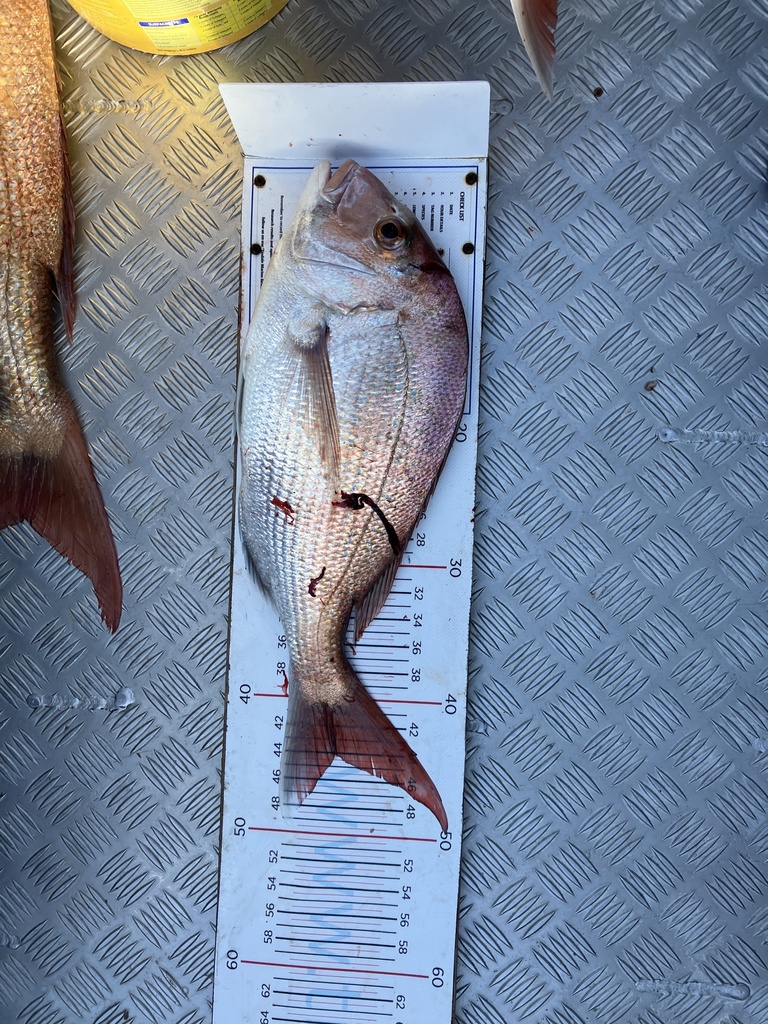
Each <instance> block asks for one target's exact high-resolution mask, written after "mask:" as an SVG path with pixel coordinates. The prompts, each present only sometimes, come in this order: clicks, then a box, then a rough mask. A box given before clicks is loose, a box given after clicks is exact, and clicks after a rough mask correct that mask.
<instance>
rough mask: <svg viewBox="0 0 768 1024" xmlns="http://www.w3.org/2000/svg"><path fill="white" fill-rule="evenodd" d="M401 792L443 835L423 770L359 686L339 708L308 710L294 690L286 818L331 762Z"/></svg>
mask: <svg viewBox="0 0 768 1024" xmlns="http://www.w3.org/2000/svg"><path fill="white" fill-rule="evenodd" d="M335 756H338V757H340V758H341V759H342V761H345V762H346V763H347V764H349V765H352V766H353V767H354V768H360V769H362V771H364V772H368V773H369V774H370V775H375V776H376V777H377V778H380V779H383V780H384V781H385V782H389V783H391V784H392V785H394V786H399V787H400V788H401V789H403V790H404V791H405V792H406V793H407V794H408V796H409V797H410V798H411V799H412V800H417V801H418V802H419V803H421V804H423V805H424V806H425V807H427V808H428V809H429V810H430V811H431V812H432V813H433V814H434V816H435V817H436V818H437V820H438V822H439V823H440V827H441V828H442V829H443V831H446V830H447V828H448V817H447V815H446V813H445V808H444V807H443V801H442V800H441V798H440V794H439V793H438V791H437V787H436V786H435V784H434V782H433V781H432V779H431V778H430V777H429V774H428V773H427V771H426V769H425V768H424V767H423V765H422V764H421V762H420V761H419V759H418V757H417V756H416V754H415V753H414V752H413V750H411V748H410V747H409V746H408V744H407V743H406V742H405V740H404V739H403V737H402V736H401V735H400V733H399V732H398V731H397V729H396V728H395V727H394V725H393V724H392V723H391V722H390V720H389V719H388V718H387V716H386V715H385V714H384V712H383V711H382V710H381V708H380V707H379V705H378V704H377V703H376V701H375V700H374V699H373V697H371V695H370V694H369V693H368V691H367V690H366V689H365V687H364V686H363V684H362V683H361V682H360V681H359V680H358V681H357V682H356V685H355V688H354V691H353V696H352V697H351V698H350V699H349V700H346V701H344V702H343V703H342V704H340V705H337V706H332V705H329V704H323V703H317V704H312V703H310V702H309V701H307V700H306V699H305V698H304V697H303V696H302V694H301V691H300V690H299V688H298V687H296V686H295V685H294V686H292V692H291V703H290V706H289V711H288V723H287V728H286V739H285V745H284V747H283V758H282V765H281V772H280V791H281V797H282V799H281V806H282V807H283V808H284V810H285V812H286V813H288V814H290V810H291V808H292V807H293V808H294V809H295V808H296V806H297V805H299V804H301V803H303V801H304V800H305V799H306V798H307V797H308V796H309V795H310V793H312V791H313V790H314V788H315V786H316V785H317V783H318V782H319V781H320V778H321V776H322V775H323V773H324V772H325V770H326V769H327V768H328V767H329V765H330V764H331V762H332V761H333V759H334V757H335Z"/></svg>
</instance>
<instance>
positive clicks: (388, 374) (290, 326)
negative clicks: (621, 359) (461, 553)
mask: <svg viewBox="0 0 768 1024" xmlns="http://www.w3.org/2000/svg"><path fill="white" fill-rule="evenodd" d="M467 362H468V348H467V330H466V322H465V319H464V313H463V310H462V306H461V301H460V299H459V296H458V293H457V291H456V286H455V284H454V282H453V279H452V277H451V275H450V273H449V272H448V270H447V268H446V266H445V264H444V263H443V261H442V260H441V258H440V256H439V255H438V254H437V252H436V250H435V249H434V247H433V246H432V243H431V242H430V241H429V239H428V238H427V236H426V234H425V233H424V231H423V229H422V228H421V226H420V225H419V224H418V223H417V221H416V220H415V218H414V217H413V215H412V213H411V212H410V211H409V210H408V209H407V208H405V207H404V206H402V205H401V204H400V203H399V202H397V201H396V200H395V199H394V198H393V197H392V196H391V194H390V193H389V192H388V191H387V189H386V188H385V187H384V186H383V185H382V183H381V182H380V181H379V180H378V179H377V178H376V177H375V176H374V175H373V174H371V173H370V172H369V171H367V170H366V169H365V168H363V167H360V166H359V165H358V164H356V163H354V162H353V161H347V162H346V163H345V164H344V165H342V167H341V168H339V170H338V171H337V172H336V173H335V174H334V175H333V177H331V176H330V165H329V164H328V162H327V161H323V162H322V163H321V164H319V165H318V166H317V167H316V168H315V170H314V172H313V173H312V175H311V176H310V179H309V181H308V183H307V186H306V188H305V190H304V192H303V194H302V196H301V199H300V200H299V204H298V207H297V210H296V212H295V214H294V217H293V219H292V221H291V224H290V225H289V227H288V229H287V231H286V233H285V235H284V236H283V238H282V240H281V242H280V243H279V245H278V247H277V249H276V250H275V253H274V254H273V256H272V259H271V261H270V263H269V266H268V268H267V272H266V274H265V277H264V282H263V285H262V289H261V292H260V294H259V299H258V302H257V306H256V310H255V313H254V317H253V320H252V323H251V326H250V328H249V331H248V335H247V338H246V341H245V345H244V349H243V354H242V360H241V375H240V382H239V396H238V434H239V446H240V459H241V490H240V502H239V521H240V528H241V530H242V534H243V538H244V541H245V545H246V549H247V552H248V556H249V559H250V561H251V563H252V566H253V568H254V570H255V573H256V575H257V577H258V578H259V580H260V581H261V583H262V585H263V587H264V589H265V590H266V592H267V593H268V594H269V596H270V597H271V599H272V601H273V602H274V604H275V607H276V609H277V612H278V614H279V616H280V619H281V622H282V625H283V629H284V630H285V634H286V637H287V642H288V647H289V653H290V668H291V671H290V691H289V710H288V721H287V727H286V738H285V743H284V746H283V752H282V764H281V792H282V802H283V806H284V807H285V806H286V805H287V806H288V809H290V806H291V805H294V806H295V805H296V804H297V803H301V802H302V801H303V800H304V799H305V798H306V797H307V796H308V795H309V794H310V793H311V792H312V790H313V789H314V787H315V785H316V783H317V781H318V780H319V778H320V777H321V775H322V774H323V772H324V771H325V769H326V768H327V767H328V765H330V763H331V761H332V760H333V758H334V757H335V756H338V757H340V758H341V759H342V760H344V761H346V762H347V763H348V764H351V765H353V766H355V767H358V768H361V769H363V770H364V771H367V772H370V773H371V774H373V775H376V776H378V777H380V778H383V779H385V780H386V781H387V782H390V783H393V784H394V785H397V786H400V787H402V788H403V789H404V790H405V791H406V792H407V793H408V794H409V796H410V798H412V799H415V800H418V801H420V802H422V803H423V804H425V805H426V806H427V807H429V808H430V809H431V810H432V811H433V813H434V814H435V816H436V817H437V819H438V821H439V822H440V824H441V826H442V827H443V828H444V829H445V828H447V818H446V814H445V810H444V808H443V804H442V801H441V799H440V795H439V793H438V791H437V788H436V787H435V785H434V783H433V782H432V780H431V779H430V777H429V775H428V774H427V772H426V770H425V769H424V768H423V767H422V765H421V764H420V762H419V760H418V758H417V757H416V755H415V753H414V752H413V751H412V750H411V748H410V747H409V746H408V744H407V743H406V742H405V741H404V740H403V738H402V737H401V736H400V734H399V733H398V732H397V730H396V729H395V728H394V726H393V725H392V723H391V722H390V721H389V719H388V718H387V717H386V715H385V714H384V713H383V712H382V711H381V709H380V708H379V707H378V705H377V704H376V703H375V701H374V700H373V699H372V698H371V696H370V695H369V694H368V692H367V691H366V689H365V687H364V686H363V684H362V683H361V682H360V680H359V679H358V677H357V675H356V673H355V672H354V669H353V668H352V666H351V665H350V663H349V660H348V658H347V655H346V652H345V644H344V636H345V633H346V629H347V625H348V622H349V620H350V617H351V615H352V614H353V613H354V616H355V620H354V621H355V637H356V638H357V637H359V636H360V635H361V633H362V632H363V630H364V629H365V628H366V627H367V625H368V624H369V623H370V622H371V620H372V619H373V618H374V617H375V616H376V614H377V613H378V611H379V610H380V609H381V606H382V605H383V603H384V601H385V600H386V597H387V595H388V593H389V590H390V589H391V586H392V582H393V579H394V576H395V573H396V571H397V568H398V566H399V564H400V559H401V556H402V552H403V550H404V547H405V545H406V544H407V542H408V539H409V537H410V535H411V532H412V530H413V528H414V526H415V524H416V522H417V521H418V519H419V516H420V515H421V512H422V510H423V509H424V507H425V505H426V503H427V500H428V498H429V495H430V494H431V492H432V489H433V487H434V484H435V481H436V479H437V477H438V475H439V473H440V470H441V468H442V466H443V463H444V461H445V458H446V455H447V453H448V450H449V448H450V445H451V442H452V440H453V437H454V435H455V432H456V426H457V423H458V419H459V416H460V414H461V411H462V407H463V402H464V393H465V387H466V376H467Z"/></svg>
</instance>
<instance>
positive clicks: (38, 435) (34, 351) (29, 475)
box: [0, 0, 122, 632]
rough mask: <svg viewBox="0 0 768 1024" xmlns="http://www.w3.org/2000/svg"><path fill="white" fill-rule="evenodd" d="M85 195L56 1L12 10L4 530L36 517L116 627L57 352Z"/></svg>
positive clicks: (113, 565) (3, 355)
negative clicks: (56, 27)
mask: <svg viewBox="0 0 768 1024" xmlns="http://www.w3.org/2000/svg"><path fill="white" fill-rule="evenodd" d="M74 243H75V216H74V202H73V198H72V187H71V178H70V169H69V160H68V154H67V146H66V137H65V129H64V122H63V117H62V112H61V104H60V83H59V76H58V66H57V64H56V51H55V44H54V36H53V27H52V23H51V17H50V10H49V8H48V0H13V2H12V3H3V4H2V5H0V529H5V527H7V526H12V525H14V524H15V523H19V522H22V521H27V522H29V523H30V524H31V525H32V527H33V528H34V529H35V530H36V531H37V533H39V534H40V535H41V536H42V537H44V538H45V539H46V540H47V541H48V542H49V543H50V544H51V545H52V546H53V547H54V548H55V549H56V550H57V551H59V552H60V553H61V554H62V555H63V556H64V557H65V558H66V559H67V560H68V561H69V562H71V563H72V564H73V565H75V566H76V567H77V568H78V569H79V570H80V571H81V572H83V573H84V574H85V575H86V576H87V577H88V578H89V579H90V580H91V583H92V584H93V588H94V591H95V594H96V598H97V601H98V604H99V606H100V609H101V615H102V618H103V620H104V622H105V624H106V626H107V628H108V629H110V630H111V631H112V632H114V631H115V630H116V629H117V626H118V623H119V621H120V614H121V610H122V582H121V578H120V570H119V566H118V560H117V551H116V548H115V542H114V538H113V536H112V531H111V528H110V524H109V519H108V517H107V513H106V510H105V507H104V500H103V498H102V494H101V490H100V488H99V485H98V483H97V481H96V477H95V475H94V472H93V467H92V465H91V461H90V458H89V455H88V448H87V446H86V442H85V437H84V435H83V430H82V426H81V424H80V421H79V419H78V415H77V412H76V411H75V407H74V405H73V403H72V400H71V398H70V396H69V394H68V393H67V391H66V389H65V387H64V384H63V383H62V379H61V374H60V372H59V367H58V362H57V358H56V352H55V349H54V324H55V316H54V305H53V291H54V286H55V290H56V292H57V294H58V301H59V306H60V309H61V316H62V318H63V321H64V326H65V330H66V335H67V337H68V338H69V340H70V342H71V340H72V336H73V331H74V322H75V289H74Z"/></svg>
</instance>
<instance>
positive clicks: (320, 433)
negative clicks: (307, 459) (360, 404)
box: [289, 318, 341, 483]
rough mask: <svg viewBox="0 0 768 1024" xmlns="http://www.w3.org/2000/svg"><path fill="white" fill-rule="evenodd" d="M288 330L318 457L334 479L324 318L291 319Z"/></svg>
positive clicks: (335, 432) (334, 427) (334, 430)
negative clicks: (297, 356)
mask: <svg viewBox="0 0 768 1024" xmlns="http://www.w3.org/2000/svg"><path fill="white" fill-rule="evenodd" d="M289 334H290V337H291V340H292V341H293V343H294V345H296V347H297V349H298V350H299V353H300V356H301V360H302V367H301V376H302V382H301V383H302V389H303V391H304V395H305V398H306V402H307V411H308V416H309V422H310V423H311V425H312V427H313V429H314V431H315V434H316V436H317V437H318V438H319V443H320V458H321V459H322V460H323V464H324V465H325V467H326V469H327V470H328V474H329V477H330V480H331V481H332V482H333V483H335V482H336V481H337V480H338V476H339V461H340V457H341V456H340V446H339V419H338V415H337V413H336V395H335V392H334V390H333V373H332V372H331V360H330V358H329V355H328V339H329V336H330V332H329V330H328V324H327V323H326V322H325V320H324V319H321V318H317V319H312V320H303V321H300V322H297V323H292V324H291V325H290V327H289Z"/></svg>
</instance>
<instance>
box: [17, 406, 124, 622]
mask: <svg viewBox="0 0 768 1024" xmlns="http://www.w3.org/2000/svg"><path fill="white" fill-rule="evenodd" d="M65 415H66V417H67V420H68V422H67V429H66V432H65V435H64V443H63V444H62V447H61V450H60V451H59V453H58V455H56V456H55V457H51V458H43V457H38V456H35V455H23V456H21V457H18V458H11V459H9V458H7V457H0V529H3V528H4V527H6V526H11V525H12V524H13V523H18V522H21V521H22V520H26V521H28V522H29V523H31V524H32V526H33V527H34V529H35V530H36V531H37V532H38V533H39V534H40V535H41V536H42V537H45V539H46V540H47V541H48V543H49V544H50V545H51V546H52V547H54V548H56V550H57V551H58V552H60V553H61V554H62V555H64V557H65V558H66V559H67V560H68V561H70V562H71V563H72V564H73V565H75V566H76V567H77V568H78V569H80V571H81V572H83V573H85V575H86V576H88V578H89V579H90V580H91V582H92V583H93V589H94V590H95V592H96V599H97V600H98V602H99V607H100V608H101V615H102V618H103V619H104V622H105V623H106V625H107V627H108V628H109V629H110V630H112V632H113V633H114V631H115V630H116V629H117V626H118V623H119V622H120V613H121V610H122V593H123V591H122V584H121V582H120V570H119V568H118V564H117V551H116V550H115V542H114V540H113V538H112V531H111V529H110V526H109V520H108V519H107V513H106V511H105V509H104V501H103V499H102V496H101V491H100V490H99V485H98V483H97V482H96V477H95V476H94V474H93V468H92V466H91V461H90V458H89V457H88V451H87V449H86V447H85V440H84V438H83V433H82V430H81V428H80V422H79V420H78V419H77V415H76V413H75V411H74V408H73V407H72V406H71V405H69V408H68V409H67V411H66V412H65Z"/></svg>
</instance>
